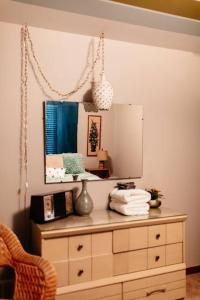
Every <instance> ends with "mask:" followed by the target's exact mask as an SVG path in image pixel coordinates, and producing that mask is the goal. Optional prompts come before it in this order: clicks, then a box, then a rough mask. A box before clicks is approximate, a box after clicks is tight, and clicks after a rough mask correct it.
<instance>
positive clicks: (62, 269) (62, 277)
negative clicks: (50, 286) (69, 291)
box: [53, 261, 69, 287]
mask: <svg viewBox="0 0 200 300" xmlns="http://www.w3.org/2000/svg"><path fill="white" fill-rule="evenodd" d="M53 265H54V267H55V269H56V279H57V287H62V286H65V285H68V284H69V279H68V261H59V262H54V263H53Z"/></svg>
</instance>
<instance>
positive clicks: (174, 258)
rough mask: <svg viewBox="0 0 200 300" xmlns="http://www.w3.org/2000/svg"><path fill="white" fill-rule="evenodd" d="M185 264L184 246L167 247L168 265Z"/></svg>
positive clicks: (173, 245)
mask: <svg viewBox="0 0 200 300" xmlns="http://www.w3.org/2000/svg"><path fill="white" fill-rule="evenodd" d="M181 262H183V244H182V243H177V244H171V245H166V265H173V264H178V263H181Z"/></svg>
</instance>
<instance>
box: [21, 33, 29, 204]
mask: <svg viewBox="0 0 200 300" xmlns="http://www.w3.org/2000/svg"><path fill="white" fill-rule="evenodd" d="M27 109H28V48H27V39H26V31H24V30H23V28H22V29H21V123H20V183H19V196H20V195H21V193H22V189H23V188H24V190H25V192H24V208H26V199H27V191H28V152H27V145H28V135H27V133H28V128H27V126H28V111H27ZM23 179H24V181H25V186H23ZM20 200H21V199H20V198H19V208H21V203H20Z"/></svg>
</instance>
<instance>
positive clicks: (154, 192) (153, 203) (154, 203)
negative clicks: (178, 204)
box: [146, 188, 163, 208]
mask: <svg viewBox="0 0 200 300" xmlns="http://www.w3.org/2000/svg"><path fill="white" fill-rule="evenodd" d="M146 191H147V192H149V193H150V194H151V200H149V205H150V208H158V207H159V206H160V205H161V203H162V202H161V200H160V199H161V198H162V197H163V194H161V191H159V190H158V189H155V188H152V189H146Z"/></svg>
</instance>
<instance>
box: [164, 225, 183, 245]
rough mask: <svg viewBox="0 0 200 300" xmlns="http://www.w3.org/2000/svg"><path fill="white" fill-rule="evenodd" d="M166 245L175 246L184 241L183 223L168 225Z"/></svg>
mask: <svg viewBox="0 0 200 300" xmlns="http://www.w3.org/2000/svg"><path fill="white" fill-rule="evenodd" d="M166 228H167V229H166V243H167V244H174V243H180V242H182V241H183V223H182V222H177V223H171V224H167V225H166Z"/></svg>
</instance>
